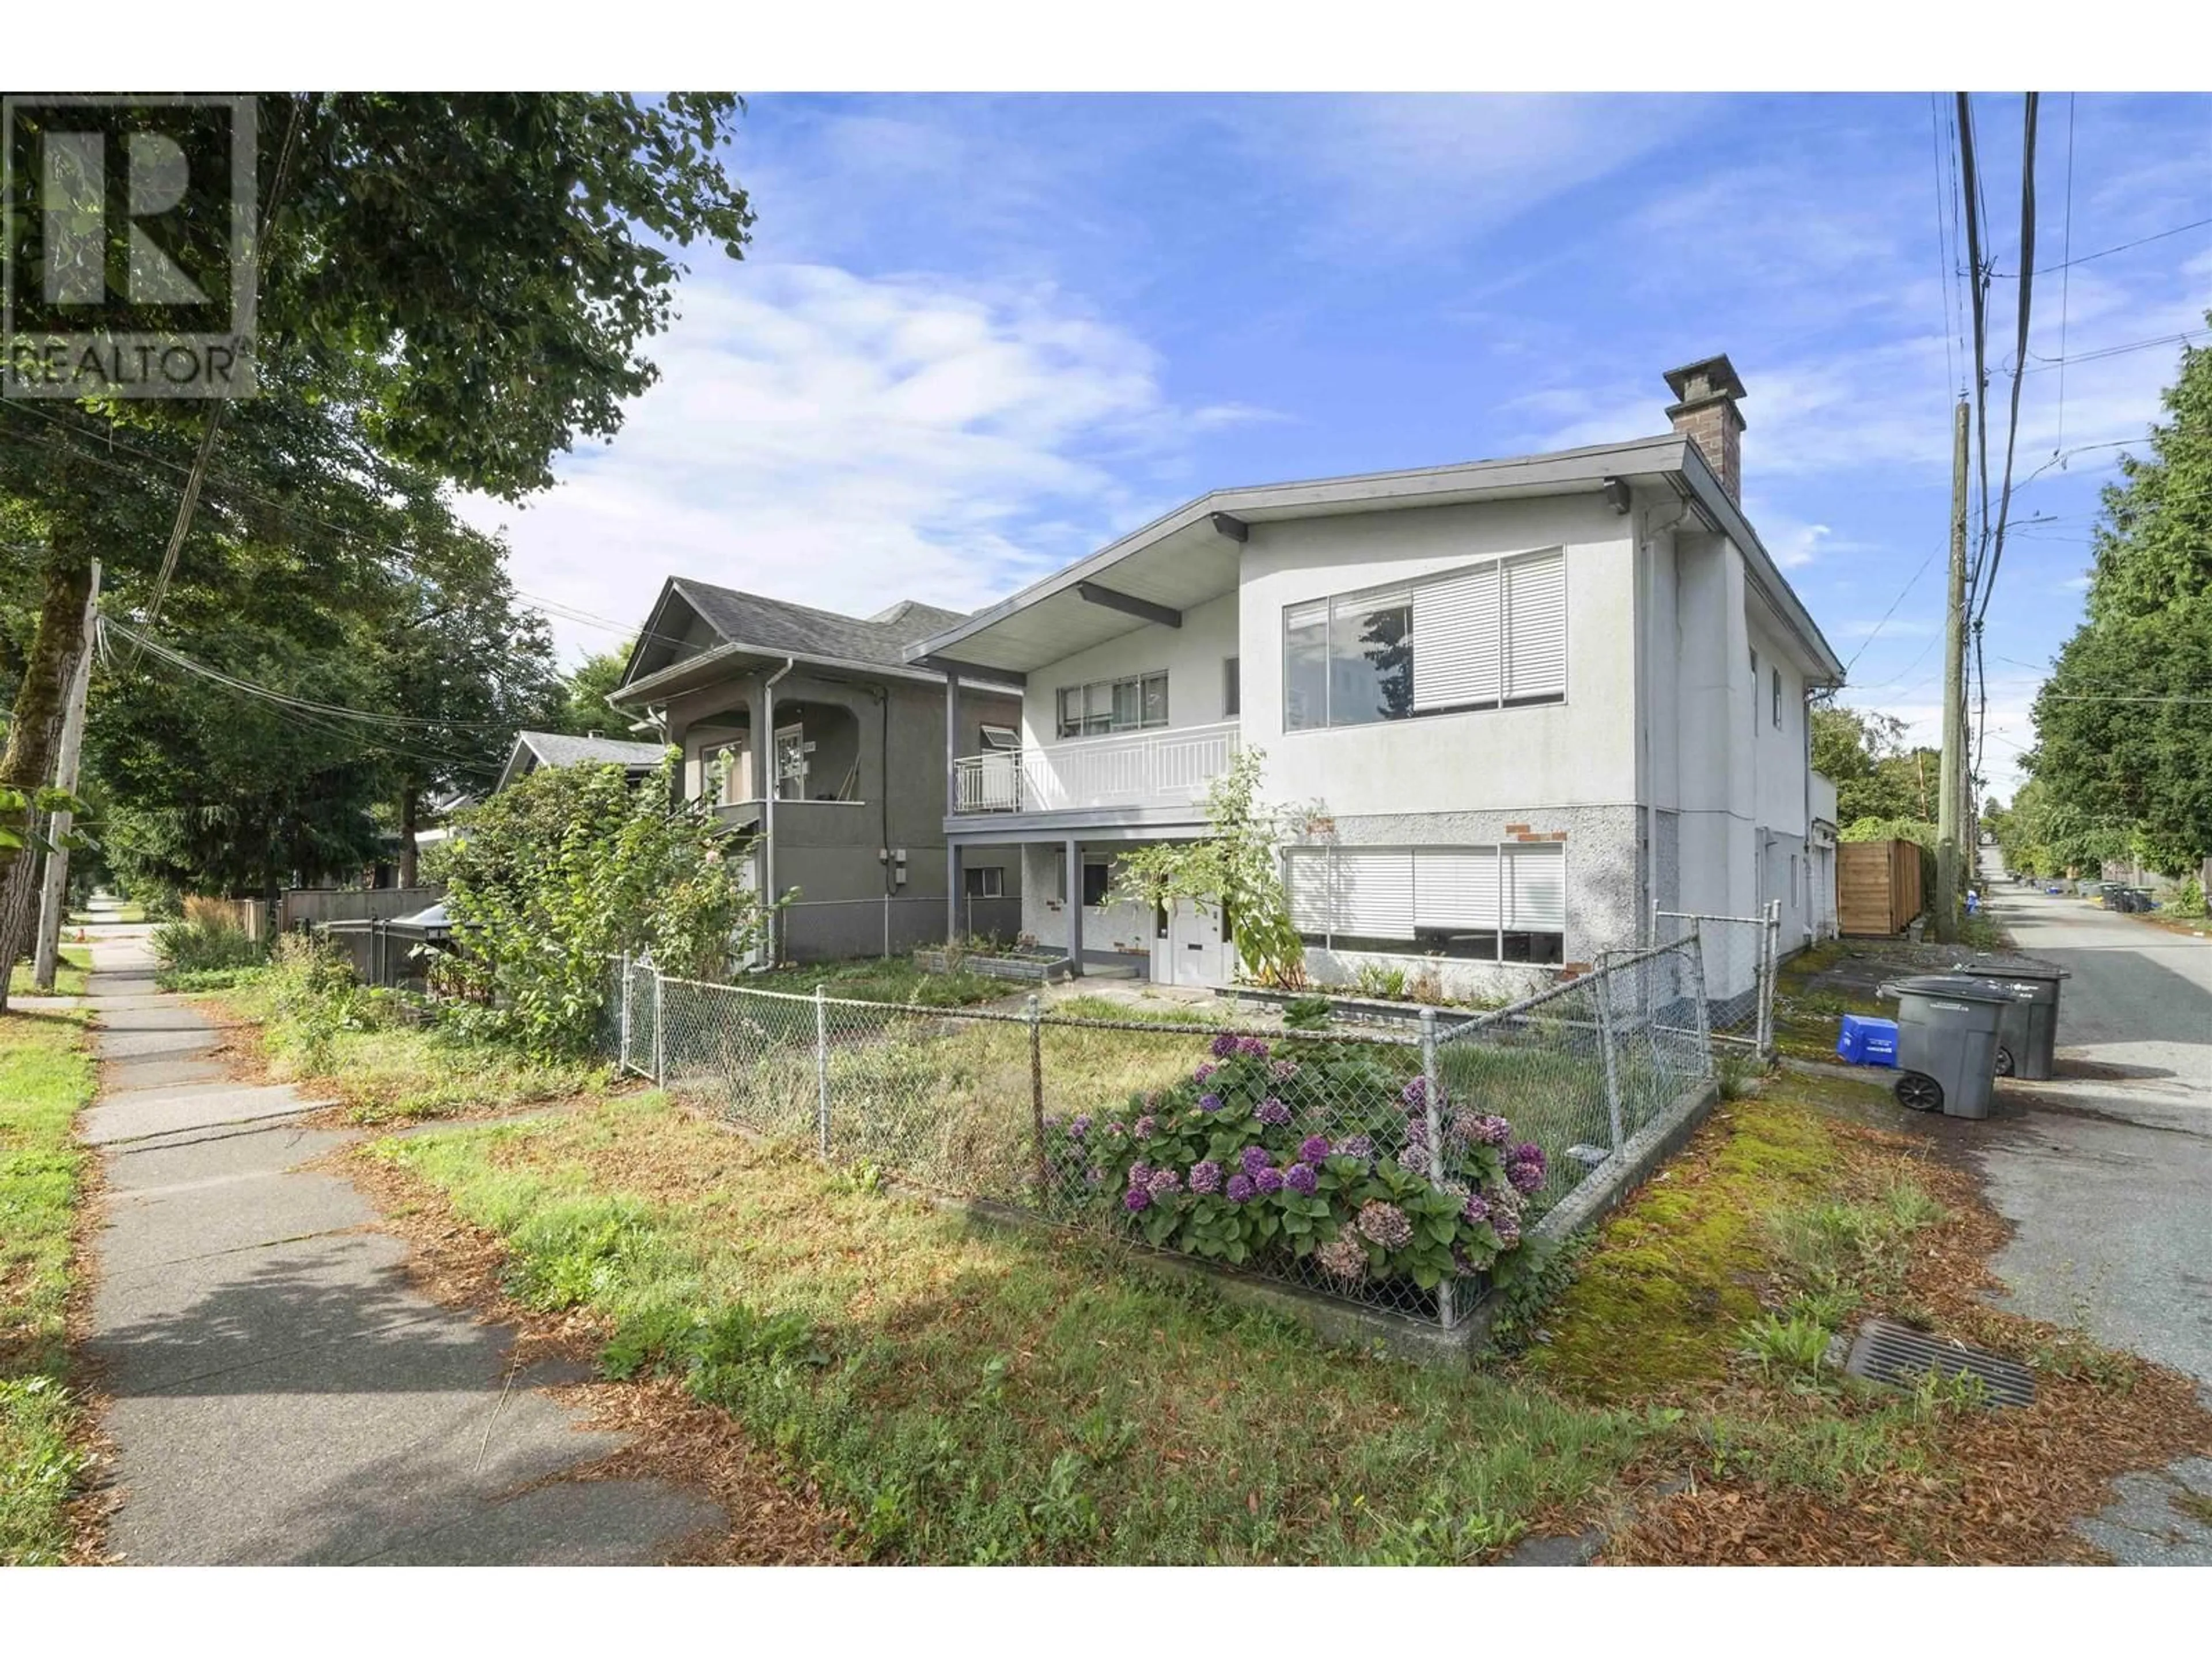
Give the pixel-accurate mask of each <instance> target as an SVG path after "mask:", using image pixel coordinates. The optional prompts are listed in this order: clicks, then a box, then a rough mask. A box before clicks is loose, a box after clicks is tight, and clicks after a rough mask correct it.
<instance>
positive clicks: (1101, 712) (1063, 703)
mask: <svg viewBox="0 0 2212 1659" xmlns="http://www.w3.org/2000/svg"><path fill="white" fill-rule="evenodd" d="M1155 682H1157V683H1158V688H1159V708H1160V712H1159V718H1158V719H1157V720H1154V719H1152V718H1150V717H1149V716H1148V715H1147V714H1146V702H1147V700H1148V692H1149V690H1150V688H1151V687H1152V685H1153V684H1154V683H1155ZM1125 689H1126V690H1127V691H1128V692H1129V694H1130V696H1131V699H1132V702H1133V707H1134V708H1135V709H1136V711H1137V719H1136V722H1135V723H1134V724H1133V725H1127V724H1123V723H1122V722H1121V718H1120V716H1119V715H1118V714H1116V712H1115V708H1116V702H1117V699H1118V698H1119V696H1120V695H1121V692H1122V691H1123V690H1125ZM1169 691H1170V687H1169V684H1168V671H1167V670H1166V669H1164V668H1148V669H1146V670H1145V671H1143V672H1142V673H1138V674H1117V675H1115V677H1114V678H1111V679H1105V680H1085V681H1083V682H1082V683H1081V684H1076V685H1062V686H1058V687H1055V688H1054V691H1053V702H1052V723H1053V732H1054V738H1055V739H1056V740H1057V741H1059V742H1061V743H1073V742H1079V741H1080V740H1081V739H1083V738H1112V737H1120V736H1121V735H1122V734H1123V733H1125V732H1158V731H1164V730H1165V729H1166V728H1167V727H1168V726H1171V725H1173V724H1174V723H1175V722H1174V718H1173V709H1172V706H1171V704H1170V700H1169ZM1093 693H1103V697H1099V698H1094V696H1093V695H1092V694H1093ZM1070 696H1073V697H1075V698H1077V699H1078V700H1079V714H1078V715H1077V717H1076V719H1075V720H1074V721H1073V729H1072V730H1071V729H1070V726H1071V723H1070V721H1069V720H1068V713H1067V710H1068V698H1069V697H1070ZM1097 722H1103V724H1097V729H1096V730H1093V729H1091V728H1092V726H1093V725H1094V723H1097Z"/></svg>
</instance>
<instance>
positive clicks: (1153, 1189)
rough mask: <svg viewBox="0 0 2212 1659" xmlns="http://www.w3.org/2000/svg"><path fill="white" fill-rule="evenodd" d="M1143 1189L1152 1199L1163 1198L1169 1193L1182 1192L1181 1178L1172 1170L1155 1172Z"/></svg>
mask: <svg viewBox="0 0 2212 1659" xmlns="http://www.w3.org/2000/svg"><path fill="white" fill-rule="evenodd" d="M1145 1187H1146V1190H1147V1191H1148V1192H1150V1193H1151V1194H1152V1196H1153V1197H1154V1198H1165V1197H1166V1196H1167V1195H1168V1194H1170V1193H1177V1192H1181V1191H1182V1176H1179V1175H1177V1174H1176V1172H1175V1171H1174V1170H1153V1171H1152V1179H1151V1180H1150V1181H1147V1182H1146V1183H1145Z"/></svg>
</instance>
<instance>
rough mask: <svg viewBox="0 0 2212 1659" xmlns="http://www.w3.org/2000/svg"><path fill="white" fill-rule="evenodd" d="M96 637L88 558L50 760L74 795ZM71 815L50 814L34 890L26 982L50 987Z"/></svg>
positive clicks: (95, 597)
mask: <svg viewBox="0 0 2212 1659" xmlns="http://www.w3.org/2000/svg"><path fill="white" fill-rule="evenodd" d="M99 635H100V561H99V560H97V559H94V561H93V562H92V588H91V591H90V592H88V593H87V594H86V595H85V600H84V638H83V640H82V642H81V643H80V644H79V645H78V647H77V653H76V673H74V674H73V675H71V676H70V688H69V702H68V703H67V705H66V706H65V707H64V708H63V710H62V735H61V743H60V751H59V754H58V757H56V759H55V762H54V787H55V788H57V789H64V790H66V791H68V792H69V793H70V794H72V795H74V794H75V793H76V777H77V759H78V757H79V756H80V755H82V753H83V751H84V716H85V704H86V702H88V700H89V699H90V697H91V695H92V656H93V648H94V644H95V642H96V641H97V640H98V638H99ZM75 817H76V815H75V814H74V813H72V812H71V811H70V810H69V809H68V808H67V807H63V808H61V809H60V810H58V811H56V812H55V814H54V816H53V822H52V824H51V825H50V826H49V827H48V829H47V834H46V839H47V841H48V842H50V843H52V844H51V846H50V847H49V848H48V850H47V853H46V875H45V879H44V884H42V885H41V886H40V889H39V931H38V936H37V938H36V939H34V940H33V944H32V947H31V983H32V984H33V985H34V986H36V987H38V988H39V989H40V991H51V990H52V989H53V988H54V974H55V971H56V969H58V967H59V966H60V964H61V943H62V917H63V916H64V915H65V914H66V913H67V912H68V909H69V862H70V855H69V833H70V827H71V825H72V823H74V821H75Z"/></svg>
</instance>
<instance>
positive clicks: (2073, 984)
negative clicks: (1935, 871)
mask: <svg viewBox="0 0 2212 1659" xmlns="http://www.w3.org/2000/svg"><path fill="white" fill-rule="evenodd" d="M1990 891H1991V894H1992V903H1991V905H1990V911H1991V914H1992V915H1993V916H1994V917H1995V919H1996V920H1997V921H2000V922H2001V923H2002V924H2003V926H2004V927H2006V928H2007V929H2008V930H2009V931H2010V932H2011V933H2012V935H2013V937H2014V938H2015V939H2016V940H2017V941H2018V943H2019V946H2020V949H2021V951H2025V952H2026V953H2027V954H2028V955H2031V956H2036V957H2043V958H2044V959H2045V960H2046V961H2049V962H2053V963H2057V964H2058V965H2059V966H2060V967H2062V968H2064V969H2068V970H2069V972H2070V973H2071V975H2072V977H2071V978H2069V980H2068V981H2066V982H2065V985H2064V987H2063V991H2062V993H2061V998H2060V1003H2059V1024H2058V1054H2057V1060H2058V1064H2057V1072H2058V1075H2057V1077H2056V1078H2054V1079H2051V1081H2050V1082H2047V1083H2025V1082H2020V1081H2017V1080H2015V1081H2009V1082H2008V1083H2006V1084H2005V1085H2002V1089H2001V1091H2000V1107H1999V1112H1998V1115H1996V1117H1993V1118H1992V1119H1990V1121H1989V1122H1988V1123H1987V1124H1986V1125H1985V1126H1983V1127H1984V1128H1985V1129H1986V1131H1987V1133H1985V1134H1984V1135H1979V1136H1977V1137H1975V1138H1974V1140H1973V1143H1972V1152H1973V1156H1974V1157H1975V1158H1976V1160H1977V1161H1978V1163H1979V1164H1980V1166H1981V1170H1982V1174H1983V1176H1984V1180H1985V1181H1986V1182H1987V1184H1988V1190H1989V1194H1990V1202H1991V1203H1992V1204H1994V1205H1995V1206H1996V1208H1997V1210H1998V1211H1999V1212H2001V1213H2002V1214H2003V1215H2004V1216H2005V1217H2006V1218H2007V1219H2008V1220H2010V1221H2011V1222H2012V1223H2013V1224H2014V1226H2015V1234H2014V1237H2013V1240H2012V1243H2010V1244H2009V1245H2008V1246H2007V1248H2006V1249H2005V1250H2004V1251H2003V1252H2002V1254H2001V1255H1999V1256H1998V1257H1997V1259H1996V1261H1995V1262H1993V1263H1992V1264H1991V1265H1992V1267H1993V1268H1994V1270H1995V1271H1996V1274H1997V1276H1998V1277H1999V1278H2000V1279H2002V1280H2003V1281H2004V1283H2005V1285H2006V1286H2007V1288H2008V1292H2009V1294H2008V1297H2006V1298H2005V1305H2007V1306H2008V1307H2010V1308H2012V1309H2014V1310H2016V1311H2018V1312H2020V1313H2023V1314H2026V1315H2028V1316H2031V1317H2033V1318H2037V1319H2046V1320H2051V1321H2053V1322H2057V1323H2059V1324H2064V1325H2073V1326H2077V1327H2080V1328H2083V1329H2086V1330H2087V1331H2088V1332H2089V1333H2090V1334H2092V1335H2093V1336H2095V1337H2097V1338H2099V1339H2100V1340H2102V1341H2105V1342H2107V1343H2110V1344H2112V1345H2114V1346H2119V1347H2124V1348H2128V1349H2131V1350H2132V1351H2134V1352H2136V1353H2140V1354H2142V1355H2143V1356H2145V1357H2146V1358H2151V1359H2154V1360H2158V1361H2160V1363H2162V1364H2167V1365H2171V1366H2173V1367H2174V1368H2175V1369H2177V1370H2182V1371H2185V1372H2187V1373H2189V1374H2190V1375H2191V1376H2194V1377H2196V1378H2197V1382H2198V1383H2199V1384H2200V1386H2201V1388H2202V1391H2203V1395H2204V1398H2205V1399H2206V1401H2207V1402H2208V1403H2212V1259H2208V1257H2207V1255H2206V1254H2205V1249H2204V1244H2205V1240H2206V1239H2207V1238H2212V940H2206V939H2195V938H2191V937H2190V936H2188V935H2185V934H2180V933H2169V932H2166V931H2165V930H2164V929H2161V928H2158V927H2152V926H2150V925H2148V923H2145V922H2142V921H2135V920H2133V919H2131V918H2130V917H2126V916H2120V915H2110V914H2107V913H2106V912H2105V911H2102V910H2100V909H2098V908H2094V907H2093V906H2089V905H2086V904H2084V903H2082V902H2081V901H2079V900H2076V899H2070V898H2051V897H2048V896H2045V895H2044V894H2042V893H2040V892H2037V891H2031V890H2027V889H2025V888H2016V887H2010V886H2007V885H2005V884H1997V885H1996V886H1994V887H1993V888H1992V889H1991V890H1990ZM2191 1494H2194V1498H2193V1500H2192V1498H2191ZM2207 1516H2212V1462H2204V1461H2203V1460H2196V1461H2192V1462H2187V1463H2182V1464H2177V1465H2176V1466H2174V1467H2173V1468H2171V1469H2167V1470H2164V1471H2160V1472H2155V1473H2151V1474H2142V1475H2135V1476H2130V1477H2129V1479H2128V1480H2124V1481H2123V1482H2122V1483H2121V1501H2120V1502H2119V1503H2118V1504H2115V1505H2114V1506H2113V1507H2112V1509H2110V1510H2106V1512H2105V1513H2104V1514H2102V1515H2100V1516H2097V1517H2095V1518H2094V1519H2093V1520H2092V1521H2090V1522H2086V1523H2085V1524H2084V1525H2083V1528H2082V1531H2083V1534H2085V1535H2086V1536H2087V1537H2088V1538H2090V1539H2091V1540H2092V1541H2093V1542H2094V1543H2096V1544H2097V1545H2098V1546H2099V1547H2101V1548H2103V1549H2104V1550H2106V1552H2107V1553H2110V1554H2111V1555H2112V1557H2113V1558H2114V1559H2117V1560H2120V1561H2124V1562H2145V1563H2171V1564H2174V1565H2185V1564H2186V1565H2212V1525H2207V1524H2206V1517H2207Z"/></svg>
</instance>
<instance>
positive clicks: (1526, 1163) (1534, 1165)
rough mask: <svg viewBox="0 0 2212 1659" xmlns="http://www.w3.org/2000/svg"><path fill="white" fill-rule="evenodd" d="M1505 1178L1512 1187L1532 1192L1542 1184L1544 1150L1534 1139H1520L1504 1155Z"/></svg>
mask: <svg viewBox="0 0 2212 1659" xmlns="http://www.w3.org/2000/svg"><path fill="white" fill-rule="evenodd" d="M1505 1178H1506V1180H1508V1181H1510V1182H1512V1183H1513V1187H1514V1189H1515V1190H1516V1192H1520V1193H1522V1194H1528V1193H1534V1192H1535V1191H1536V1190H1537V1189H1538V1188H1541V1186H1542V1185H1543V1184H1544V1152H1543V1149H1542V1148H1541V1147H1540V1146H1537V1145H1536V1144H1535V1143H1534V1141H1528V1140H1524V1141H1522V1143H1521V1144H1520V1145H1519V1146H1516V1147H1515V1148H1514V1149H1513V1150H1512V1151H1511V1152H1508V1153H1506V1155H1505Z"/></svg>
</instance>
